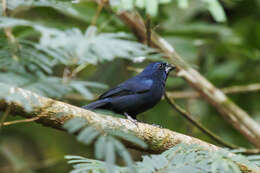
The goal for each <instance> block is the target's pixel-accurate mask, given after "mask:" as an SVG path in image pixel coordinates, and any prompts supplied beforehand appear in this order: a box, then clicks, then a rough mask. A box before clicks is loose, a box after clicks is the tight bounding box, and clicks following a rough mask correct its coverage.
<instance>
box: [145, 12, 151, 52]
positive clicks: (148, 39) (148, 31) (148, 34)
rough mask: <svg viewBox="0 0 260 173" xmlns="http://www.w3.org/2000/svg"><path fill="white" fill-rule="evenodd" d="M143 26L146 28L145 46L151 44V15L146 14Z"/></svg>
mask: <svg viewBox="0 0 260 173" xmlns="http://www.w3.org/2000/svg"><path fill="white" fill-rule="evenodd" d="M145 28H146V42H147V43H146V44H147V46H149V47H150V46H151V17H150V15H149V14H147V15H146V22H145Z"/></svg>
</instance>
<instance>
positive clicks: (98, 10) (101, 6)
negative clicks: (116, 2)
mask: <svg viewBox="0 0 260 173" xmlns="http://www.w3.org/2000/svg"><path fill="white" fill-rule="evenodd" d="M105 3H106V0H101V3H99V4H98V8H97V11H96V14H95V16H94V17H93V19H92V21H91V25H93V26H95V25H96V23H97V19H98V17H99V15H100V13H101V11H102V9H103V7H104V4H105Z"/></svg>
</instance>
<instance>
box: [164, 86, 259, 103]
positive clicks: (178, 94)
mask: <svg viewBox="0 0 260 173" xmlns="http://www.w3.org/2000/svg"><path fill="white" fill-rule="evenodd" d="M221 90H222V92H223V93H225V94H235V93H247V92H254V91H259V90H260V84H259V83H255V84H249V85H238V86H231V87H226V88H222V89H221ZM167 95H168V97H170V98H175V99H185V98H198V97H200V96H201V95H200V93H198V92H195V91H173V92H167Z"/></svg>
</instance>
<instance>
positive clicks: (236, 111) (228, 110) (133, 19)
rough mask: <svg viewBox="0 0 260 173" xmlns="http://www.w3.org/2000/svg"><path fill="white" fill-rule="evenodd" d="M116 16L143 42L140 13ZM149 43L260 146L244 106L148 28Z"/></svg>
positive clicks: (259, 129) (259, 132)
mask: <svg viewBox="0 0 260 173" xmlns="http://www.w3.org/2000/svg"><path fill="white" fill-rule="evenodd" d="M118 16H119V17H120V18H121V20H122V21H123V22H124V23H125V24H126V25H128V26H129V27H130V28H131V29H132V31H133V33H134V34H135V35H136V36H137V37H138V38H139V40H140V41H141V42H143V43H144V42H145V41H146V40H147V38H146V29H145V23H144V21H143V19H142V17H141V16H140V15H139V14H138V13H136V12H120V13H119V14H118ZM151 45H152V47H154V48H157V49H158V50H159V51H160V52H161V53H163V55H164V57H165V58H166V59H167V60H168V61H169V62H170V63H172V64H174V65H176V67H177V75H178V76H179V77H182V78H184V79H185V80H186V81H187V82H188V83H189V84H190V85H191V86H192V87H193V88H194V89H196V90H197V91H198V92H199V93H200V94H201V95H202V96H203V97H204V98H205V99H206V100H207V101H208V102H209V103H210V104H211V105H213V106H214V107H215V108H216V109H217V110H218V111H219V112H220V114H221V115H222V116H223V117H224V119H226V120H227V121H228V122H229V123H230V124H231V125H232V126H233V127H235V128H236V129H237V130H238V131H239V132H240V133H241V134H243V135H244V136H245V137H246V138H247V139H248V140H249V141H250V142H251V143H252V144H254V145H255V146H256V147H257V148H260V142H259V141H260V125H259V124H258V123H257V122H255V121H254V120H253V119H252V118H251V117H250V116H249V115H248V114H247V113H246V112H245V111H244V110H242V109H241V108H240V107H238V106H237V105H236V104H235V103H234V102H232V101H231V100H230V99H229V98H228V97H227V96H226V95H225V94H224V93H223V92H222V91H221V90H219V89H217V88H216V87H215V86H214V85H213V84H211V83H210V82H209V81H208V80H207V79H205V78H204V77H203V76H202V75H201V74H200V73H199V72H197V71H196V70H195V69H193V68H192V67H190V66H189V65H188V64H187V63H186V62H185V61H184V60H183V59H182V58H181V56H179V55H178V53H177V52H176V51H175V50H174V48H173V47H172V46H171V45H170V44H169V43H168V42H167V41H166V40H164V39H163V38H161V37H160V36H158V35H157V34H156V33H155V32H154V31H152V32H151Z"/></svg>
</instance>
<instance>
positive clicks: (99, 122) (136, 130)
mask: <svg viewBox="0 0 260 173" xmlns="http://www.w3.org/2000/svg"><path fill="white" fill-rule="evenodd" d="M1 87H7V86H6V85H5V84H1V85H0V88H1ZM9 91H10V93H12V94H14V95H19V96H23V97H24V99H26V101H27V102H28V103H32V106H33V110H32V111H31V112H30V113H28V112H26V111H25V109H24V107H23V105H22V104H21V103H20V102H19V101H15V100H13V101H6V100H0V111H3V110H6V108H7V107H9V108H10V113H12V114H15V115H20V116H23V117H25V118H30V119H31V118H35V119H36V120H35V121H36V122H37V123H40V124H42V125H45V126H48V127H52V128H56V129H61V130H63V128H62V126H63V124H64V123H65V122H66V121H67V120H69V119H71V118H74V117H82V118H85V119H86V120H87V122H88V125H89V126H95V127H98V128H99V129H111V130H113V129H114V130H121V131H128V132H132V133H133V134H134V135H136V136H137V137H139V138H141V139H142V140H144V141H145V142H146V143H147V145H148V148H147V150H146V151H148V152H151V153H159V152H162V151H165V150H167V149H169V148H171V147H173V146H175V145H177V144H180V143H185V144H197V145H200V146H202V147H204V148H205V149H206V150H208V151H216V150H219V149H220V148H219V147H217V146H215V145H212V144H209V143H206V142H204V141H201V140H199V139H196V138H193V137H190V136H186V135H183V134H180V133H177V132H174V131H171V130H168V129H163V128H158V127H155V126H152V125H149V124H144V123H138V126H136V125H135V124H133V123H132V122H131V121H129V120H127V119H122V118H115V117H111V116H106V115H102V114H97V113H94V112H91V111H89V110H85V109H82V108H79V107H76V106H73V105H70V104H66V103H63V102H60V101H56V100H53V99H50V98H46V97H42V96H39V95H37V94H35V93H33V92H30V91H27V90H24V89H21V88H15V87H9ZM35 100H38V101H37V103H36V102H35ZM126 145H127V146H129V147H133V148H135V149H139V150H143V149H142V148H140V147H138V146H134V145H133V144H129V143H126ZM239 166H240V169H241V170H242V171H243V172H245V173H246V172H248V171H250V172H252V173H257V172H258V171H260V169H259V170H250V169H249V168H248V167H247V166H245V165H239Z"/></svg>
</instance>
